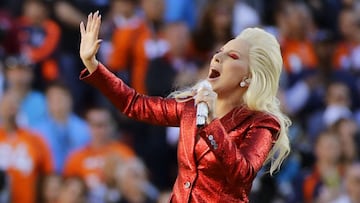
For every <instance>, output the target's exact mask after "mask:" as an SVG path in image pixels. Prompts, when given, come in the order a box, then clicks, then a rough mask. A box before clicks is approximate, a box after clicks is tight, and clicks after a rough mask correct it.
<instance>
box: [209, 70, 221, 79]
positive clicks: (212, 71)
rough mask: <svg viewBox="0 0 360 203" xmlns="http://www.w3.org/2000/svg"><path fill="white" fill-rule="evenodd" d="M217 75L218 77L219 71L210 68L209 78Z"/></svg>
mask: <svg viewBox="0 0 360 203" xmlns="http://www.w3.org/2000/svg"><path fill="white" fill-rule="evenodd" d="M218 77H220V72H219V71H217V70H215V69H211V71H210V75H209V78H210V79H214V78H218Z"/></svg>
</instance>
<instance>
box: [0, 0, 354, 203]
mask: <svg viewBox="0 0 360 203" xmlns="http://www.w3.org/2000/svg"><path fill="white" fill-rule="evenodd" d="M96 10H99V11H100V13H101V15H102V27H101V31H100V32H101V33H100V38H101V39H102V40H103V42H102V45H101V48H100V50H99V54H98V58H99V59H100V61H101V62H102V63H103V64H105V65H106V66H107V67H108V68H109V69H110V70H111V71H112V72H113V73H114V74H116V75H117V76H118V77H120V78H122V79H123V80H124V81H125V82H126V83H128V84H129V85H130V86H132V87H133V88H135V89H136V90H137V91H138V92H140V93H144V94H148V95H152V96H165V97H166V96H167V95H169V93H171V92H173V91H174V90H177V89H181V88H184V87H187V86H190V85H192V84H194V83H195V82H197V81H198V80H200V79H202V78H205V77H206V76H207V73H208V64H209V61H210V59H211V57H212V55H213V53H215V52H216V51H217V50H218V49H219V48H221V46H222V45H223V44H224V43H226V42H227V41H228V40H230V39H232V38H234V37H236V36H237V34H239V33H240V32H241V31H242V30H243V29H245V28H247V27H254V26H258V27H262V28H263V29H265V30H267V31H268V32H271V33H272V34H274V35H275V36H276V37H277V39H278V40H279V42H280V45H281V51H282V55H283V61H284V71H283V74H282V78H281V82H280V91H279V98H280V100H281V102H282V108H283V110H284V111H285V112H286V113H287V114H288V115H289V116H290V118H291V120H292V122H293V124H292V126H291V128H290V131H289V137H290V140H291V146H292V152H291V154H290V156H289V157H288V158H287V159H286V161H285V162H284V164H283V166H282V168H281V170H280V172H278V173H276V174H275V175H274V176H273V177H271V176H270V175H269V174H268V173H267V172H268V168H267V166H264V168H263V170H261V172H260V173H259V174H258V176H257V177H256V179H255V181H254V184H253V188H252V191H251V197H250V202H254V203H266V202H269V203H275V202H276V203H301V202H305V203H308V202H309V203H310V202H316V203H359V202H360V163H359V157H360V153H359V152H360V131H359V126H360V97H359V96H360V77H359V76H360V2H359V1H357V0H11V1H10V0H8V1H6V0H2V1H0V170H1V173H0V202H1V203H2V202H14V203H35V202H39V203H85V202H90V203H92V202H94V203H95V202H96V203H102V202H103V203H150V202H167V200H168V198H169V195H170V192H171V187H172V184H173V183H174V181H175V178H176V175H177V160H176V151H177V149H176V144H177V139H178V134H179V131H178V128H166V127H161V126H151V125H147V124H144V123H138V122H135V121H133V120H130V119H128V118H126V117H124V115H122V114H121V113H119V112H118V111H116V109H115V108H114V106H113V105H112V104H110V103H109V102H108V101H107V100H106V99H105V98H104V97H103V96H102V95H101V94H100V93H99V92H98V91H97V90H95V89H93V88H91V87H90V86H88V85H86V84H85V83H84V82H82V81H80V80H79V74H80V71H81V70H82V69H83V68H84V67H83V65H82V64H81V61H80V58H79V54H78V51H79V42H80V35H79V24H80V22H81V21H83V22H86V19H87V15H88V14H89V13H90V12H95V11H96Z"/></svg>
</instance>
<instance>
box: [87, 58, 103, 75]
mask: <svg viewBox="0 0 360 203" xmlns="http://www.w3.org/2000/svg"><path fill="white" fill-rule="evenodd" d="M83 63H84V65H85V67H86V68H87V69H88V71H89V73H93V72H94V71H95V70H96V68H97V67H98V65H99V61H98V60H96V59H95V58H94V59H92V60H83Z"/></svg>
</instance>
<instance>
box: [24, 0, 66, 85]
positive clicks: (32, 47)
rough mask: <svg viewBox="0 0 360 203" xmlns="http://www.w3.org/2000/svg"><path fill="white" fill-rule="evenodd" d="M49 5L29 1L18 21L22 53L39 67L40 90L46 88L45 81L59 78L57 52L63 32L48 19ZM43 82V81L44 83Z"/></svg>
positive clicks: (37, 0)
mask: <svg viewBox="0 0 360 203" xmlns="http://www.w3.org/2000/svg"><path fill="white" fill-rule="evenodd" d="M48 14H49V13H48V7H47V4H46V3H45V2H44V1H42V0H27V1H26V2H25V3H24V7H23V16H22V17H21V18H20V19H19V20H18V23H19V29H20V32H19V40H20V49H21V52H22V53H23V54H24V55H26V57H27V58H28V59H29V60H30V62H31V63H33V64H35V65H36V66H37V71H38V72H37V74H35V75H36V76H40V77H39V78H37V80H36V81H35V82H36V83H37V84H36V85H37V87H38V88H40V89H41V88H44V85H45V84H43V83H44V81H52V80H54V79H57V78H58V77H59V71H58V66H57V60H56V55H55V54H56V50H57V47H58V44H59V42H60V35H61V30H60V27H59V26H58V24H57V23H56V22H55V21H53V20H51V19H50V18H49V17H48ZM42 80H43V81H42Z"/></svg>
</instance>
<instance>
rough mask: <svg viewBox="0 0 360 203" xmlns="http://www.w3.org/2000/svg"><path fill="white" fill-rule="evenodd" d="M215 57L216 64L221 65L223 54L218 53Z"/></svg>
mask: <svg viewBox="0 0 360 203" xmlns="http://www.w3.org/2000/svg"><path fill="white" fill-rule="evenodd" d="M213 57H214V61H215V62H216V63H221V53H216V54H214V56H213Z"/></svg>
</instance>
